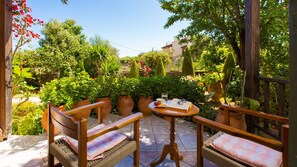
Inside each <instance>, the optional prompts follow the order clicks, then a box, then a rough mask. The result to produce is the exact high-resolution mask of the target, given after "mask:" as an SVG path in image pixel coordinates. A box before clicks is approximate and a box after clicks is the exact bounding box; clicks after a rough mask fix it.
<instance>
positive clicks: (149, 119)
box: [140, 116, 152, 126]
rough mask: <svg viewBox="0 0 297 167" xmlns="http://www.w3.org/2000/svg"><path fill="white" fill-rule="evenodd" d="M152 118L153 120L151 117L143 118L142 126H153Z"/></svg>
mask: <svg viewBox="0 0 297 167" xmlns="http://www.w3.org/2000/svg"><path fill="white" fill-rule="evenodd" d="M151 118H152V117H151V116H146V117H143V118H142V119H141V120H140V126H144V125H151V124H152V121H151Z"/></svg>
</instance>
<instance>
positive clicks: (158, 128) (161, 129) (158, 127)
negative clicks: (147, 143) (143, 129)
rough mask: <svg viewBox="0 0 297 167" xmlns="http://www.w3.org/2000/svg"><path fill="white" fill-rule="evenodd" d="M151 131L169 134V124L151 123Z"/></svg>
mask: <svg viewBox="0 0 297 167" xmlns="http://www.w3.org/2000/svg"><path fill="white" fill-rule="evenodd" d="M152 126H153V133H154V134H155V135H164V134H165V135H169V133H170V129H169V128H170V127H169V125H155V124H153V125H152Z"/></svg>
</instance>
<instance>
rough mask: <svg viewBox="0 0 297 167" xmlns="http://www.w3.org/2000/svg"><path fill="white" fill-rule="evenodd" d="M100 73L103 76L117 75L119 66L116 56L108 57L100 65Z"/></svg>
mask: <svg viewBox="0 0 297 167" xmlns="http://www.w3.org/2000/svg"><path fill="white" fill-rule="evenodd" d="M100 66H101V73H102V75H104V76H107V75H108V76H116V75H118V73H119V71H120V68H121V65H120V62H119V61H118V58H117V57H116V56H108V57H107V59H106V60H104V61H103V62H102V63H101V65H100Z"/></svg>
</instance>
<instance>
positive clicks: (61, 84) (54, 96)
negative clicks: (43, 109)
mask: <svg viewBox="0 0 297 167" xmlns="http://www.w3.org/2000/svg"><path fill="white" fill-rule="evenodd" d="M94 82H95V81H94V80H93V79H92V78H90V77H89V75H88V74H87V73H86V72H82V73H78V74H77V75H76V76H72V77H64V78H61V79H54V80H52V81H51V82H48V83H46V84H45V86H44V87H43V88H42V90H41V95H40V97H41V100H42V101H43V102H44V103H45V104H46V103H49V102H51V103H53V104H54V105H55V106H60V105H65V106H66V109H71V107H72V105H73V104H74V103H77V102H79V101H81V100H85V99H87V98H89V96H90V92H91V91H92V89H93V88H94V84H95V83H94Z"/></svg>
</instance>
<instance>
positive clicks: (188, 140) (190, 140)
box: [178, 134, 197, 151]
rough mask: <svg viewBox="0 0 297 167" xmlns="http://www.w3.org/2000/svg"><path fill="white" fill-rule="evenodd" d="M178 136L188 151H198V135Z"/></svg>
mask: <svg viewBox="0 0 297 167" xmlns="http://www.w3.org/2000/svg"><path fill="white" fill-rule="evenodd" d="M178 136H179V138H180V140H181V142H182V143H183V145H184V147H185V149H186V150H187V151H196V149H197V141H196V134H181V135H178Z"/></svg>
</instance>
